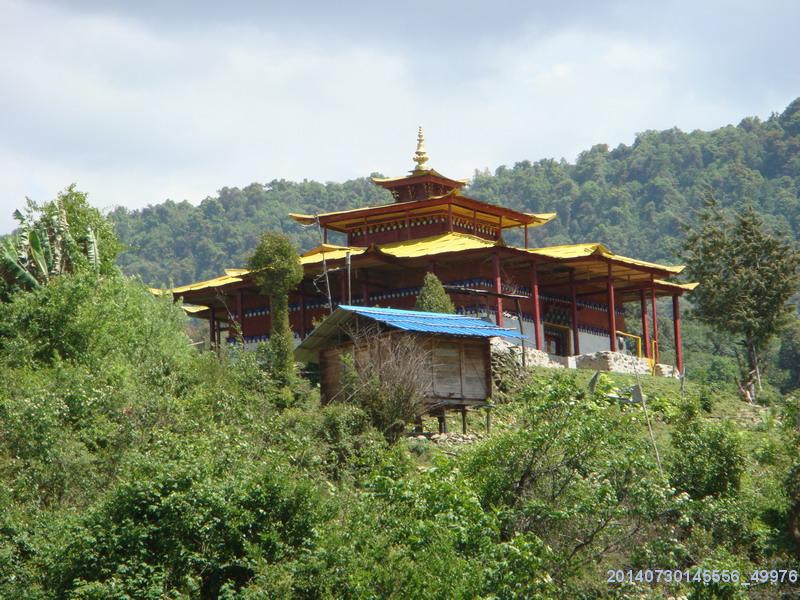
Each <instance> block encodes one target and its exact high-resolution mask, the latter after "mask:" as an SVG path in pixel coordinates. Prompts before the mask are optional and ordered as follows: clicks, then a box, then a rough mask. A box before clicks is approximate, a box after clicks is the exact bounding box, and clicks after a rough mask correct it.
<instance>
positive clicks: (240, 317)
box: [236, 290, 244, 344]
mask: <svg viewBox="0 0 800 600" xmlns="http://www.w3.org/2000/svg"><path fill="white" fill-rule="evenodd" d="M236 322H237V323H238V324H239V341H240V342H241V343H242V344H244V291H243V290H239V292H238V293H237V294H236Z"/></svg>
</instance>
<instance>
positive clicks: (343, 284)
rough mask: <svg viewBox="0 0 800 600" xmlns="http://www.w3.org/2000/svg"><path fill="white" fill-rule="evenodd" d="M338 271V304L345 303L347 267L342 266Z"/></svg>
mask: <svg viewBox="0 0 800 600" xmlns="http://www.w3.org/2000/svg"><path fill="white" fill-rule="evenodd" d="M339 273H340V277H339V304H347V269H345V268H344V267H342V270H341V271H340V272H339Z"/></svg>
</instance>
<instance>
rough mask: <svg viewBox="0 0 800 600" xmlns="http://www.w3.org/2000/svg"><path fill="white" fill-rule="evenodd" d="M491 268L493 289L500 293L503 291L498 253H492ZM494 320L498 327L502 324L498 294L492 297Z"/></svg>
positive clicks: (501, 304) (501, 305)
mask: <svg viewBox="0 0 800 600" xmlns="http://www.w3.org/2000/svg"><path fill="white" fill-rule="evenodd" d="M492 270H493V272H494V291H495V293H497V294H501V293H502V291H503V281H502V279H501V276H500V254H499V253H497V252H495V253H494V254H492ZM494 302H495V304H494V313H495V322H496V323H497V326H498V327H502V326H503V299H502V298H500V297H499V296H498V297H496V298H495V299H494Z"/></svg>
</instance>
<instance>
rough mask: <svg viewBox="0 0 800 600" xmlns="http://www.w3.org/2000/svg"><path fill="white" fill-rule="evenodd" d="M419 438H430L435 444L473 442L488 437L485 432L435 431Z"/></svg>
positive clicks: (418, 437)
mask: <svg viewBox="0 0 800 600" xmlns="http://www.w3.org/2000/svg"><path fill="white" fill-rule="evenodd" d="M416 437H417V439H418V440H430V441H432V442H433V443H434V444H471V443H473V442H477V441H479V440H482V439H484V438H485V437H486V434H484V433H477V432H475V433H456V432H449V433H434V434H433V435H422V434H420V435H418V436H416Z"/></svg>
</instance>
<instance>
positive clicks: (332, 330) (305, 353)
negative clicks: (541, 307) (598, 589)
mask: <svg viewBox="0 0 800 600" xmlns="http://www.w3.org/2000/svg"><path fill="white" fill-rule="evenodd" d="M357 315H360V316H362V317H365V318H367V319H371V320H373V321H377V322H379V323H382V324H384V325H387V326H389V327H393V328H395V329H402V330H403V331H413V332H416V333H428V334H441V335H455V336H462V337H471V338H487V337H507V338H508V337H511V338H522V337H525V336H521V335H520V334H519V332H518V331H514V330H513V329H505V328H503V327H497V326H496V325H493V324H491V323H487V322H486V321H482V320H481V319H476V318H475V317H465V316H463V315H447V314H442V313H430V312H421V311H416V310H399V309H395V308H367V307H362V306H347V305H343V306H339V308H337V309H336V310H335V311H334V312H333V314H332V315H330V316H329V317H328V318H326V319H325V320H324V321H323V322H322V323H320V324H319V326H318V327H317V328H316V329H314V331H312V332H311V334H310V335H309V336H308V337H307V338H306V339H304V340H303V341H302V343H301V344H300V345H299V346H298V347H297V348H296V349H295V357H296V358H297V359H298V360H300V361H313V360H315V359H316V356H317V353H318V352H319V351H320V350H322V349H323V348H325V347H326V346H329V345H331V344H333V343H336V341H337V340H338V338H339V336H340V334H341V327H342V325H344V324H345V323H347V322H348V321H349V320H351V319H353V318H354V317H356V316H357Z"/></svg>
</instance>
